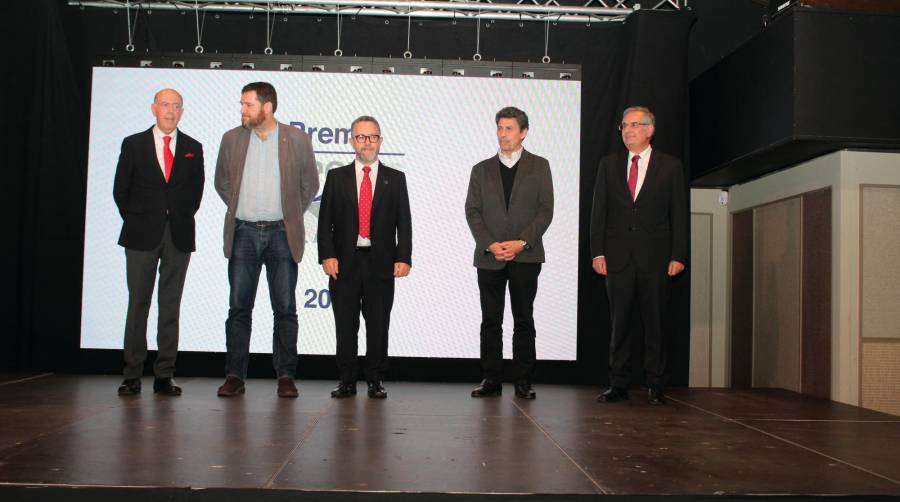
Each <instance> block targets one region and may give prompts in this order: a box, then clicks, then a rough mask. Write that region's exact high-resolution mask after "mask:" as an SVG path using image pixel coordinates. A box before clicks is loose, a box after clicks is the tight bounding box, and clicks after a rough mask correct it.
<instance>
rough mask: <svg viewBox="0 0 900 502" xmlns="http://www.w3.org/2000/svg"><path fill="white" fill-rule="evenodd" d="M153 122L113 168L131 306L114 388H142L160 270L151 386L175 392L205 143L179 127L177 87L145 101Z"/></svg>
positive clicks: (125, 391) (129, 391) (129, 141)
mask: <svg viewBox="0 0 900 502" xmlns="http://www.w3.org/2000/svg"><path fill="white" fill-rule="evenodd" d="M150 110H151V111H152V112H153V116H154V117H156V125H154V126H153V127H151V128H150V129H147V130H146V131H144V132H140V133H137V134H134V135H132V136H129V137H127V138H125V140H124V141H122V152H121V154H120V155H119V164H118V166H117V167H116V177H115V181H114V185H113V198H114V199H115V201H116V206H117V207H118V208H119V215H121V216H122V220H123V223H122V232H121V233H120V235H119V245H120V246H122V247H124V248H125V267H126V274H127V282H128V313H127V314H126V319H125V347H124V358H125V369H124V372H123V373H124V376H125V380H124V381H123V382H122V385H121V386H120V387H119V395H133V394H139V393H140V392H141V375H142V374H143V372H144V360H145V359H146V358H147V316H148V315H149V313H150V300H151V298H152V297H153V288H154V283H155V282H156V275H157V268H158V269H159V294H158V298H157V299H158V303H159V322H158V325H159V327H158V331H157V335H156V343H157V346H158V353H157V357H156V362H155V363H154V364H153V373H154V375H155V377H156V378H155V379H154V381H153V392H156V393H160V394H165V395H170V396H178V395H181V387H179V386H178V385H177V384H176V383H175V380H174V379H173V378H172V376H173V375H174V373H175V358H176V356H177V354H178V317H179V310H180V307H181V292H182V290H183V287H184V279H185V275H186V274H187V269H188V263H189V262H190V259H191V252H193V251H194V214H195V213H196V212H197V209H199V208H200V199H201V197H202V196H203V182H204V171H203V146H202V145H201V144H200V143H199V142H197V141H196V140H195V139H193V138H191V137H190V136H188V135H187V134H185V133H183V132H182V131H180V130H178V128H177V127H178V121H179V120H181V114H182V111H183V110H182V98H181V95H180V94H179V93H178V92H177V91H175V90H174V89H163V90H161V91H159V92H157V93H156V95H155V96H154V98H153V104H151V105H150Z"/></svg>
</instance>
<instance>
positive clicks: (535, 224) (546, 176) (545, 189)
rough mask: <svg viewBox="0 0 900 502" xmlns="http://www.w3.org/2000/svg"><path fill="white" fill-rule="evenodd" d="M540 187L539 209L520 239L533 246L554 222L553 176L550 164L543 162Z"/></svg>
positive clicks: (523, 230)
mask: <svg viewBox="0 0 900 502" xmlns="http://www.w3.org/2000/svg"><path fill="white" fill-rule="evenodd" d="M538 182H539V183H540V186H539V187H538V207H537V212H536V213H535V215H534V219H533V220H532V221H531V223H530V224H529V225H528V226H526V227H525V228H524V229H522V232H521V233H520V234H519V238H520V239H522V240H523V241H525V243H526V244H528V245H531V244H533V243H535V242H537V241H538V240H540V239H541V238H542V237H543V236H544V233H545V232H546V231H547V229H548V228H550V222H551V221H553V175H552V174H551V173H550V163H549V162H548V161H546V160H543V161H542V162H541V163H540V177H539V181H538Z"/></svg>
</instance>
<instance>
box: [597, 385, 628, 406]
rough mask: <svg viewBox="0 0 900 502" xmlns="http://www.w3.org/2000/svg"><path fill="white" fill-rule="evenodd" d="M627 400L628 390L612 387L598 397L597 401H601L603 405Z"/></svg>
mask: <svg viewBox="0 0 900 502" xmlns="http://www.w3.org/2000/svg"><path fill="white" fill-rule="evenodd" d="M627 400H628V390H627V389H623V388H621V387H610V388H608V389H606V391H604V392H603V393H602V394H600V395H599V396H597V401H600V402H601V403H618V402H619V401H627Z"/></svg>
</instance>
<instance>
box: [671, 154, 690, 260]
mask: <svg viewBox="0 0 900 502" xmlns="http://www.w3.org/2000/svg"><path fill="white" fill-rule="evenodd" d="M673 159H674V162H673V163H672V170H673V172H672V187H671V189H672V195H671V197H672V198H671V201H672V207H671V208H670V209H669V218H671V220H670V222H669V224H670V225H671V228H672V258H671V259H672V260H675V261H678V262H681V263H682V264H686V263H687V240H688V229H687V218H688V207H687V187H686V186H685V184H684V166H683V164H682V163H681V160H679V159H677V158H673Z"/></svg>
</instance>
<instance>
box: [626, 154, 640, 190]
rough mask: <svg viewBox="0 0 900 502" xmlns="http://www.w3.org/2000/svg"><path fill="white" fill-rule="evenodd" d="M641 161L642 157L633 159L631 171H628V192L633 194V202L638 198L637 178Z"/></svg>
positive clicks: (637, 156)
mask: <svg viewBox="0 0 900 502" xmlns="http://www.w3.org/2000/svg"><path fill="white" fill-rule="evenodd" d="M639 160H641V156H640V155H635V156H634V157H632V158H631V169H630V170H629V171H628V191H629V192H631V200H632V201H634V199H635V198H636V197H637V177H638V161H639Z"/></svg>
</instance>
